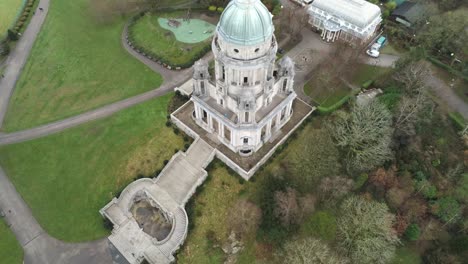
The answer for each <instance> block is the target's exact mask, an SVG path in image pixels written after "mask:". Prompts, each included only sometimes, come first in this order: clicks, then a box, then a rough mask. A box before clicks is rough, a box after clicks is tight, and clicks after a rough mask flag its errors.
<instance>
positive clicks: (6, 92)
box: [0, 0, 49, 127]
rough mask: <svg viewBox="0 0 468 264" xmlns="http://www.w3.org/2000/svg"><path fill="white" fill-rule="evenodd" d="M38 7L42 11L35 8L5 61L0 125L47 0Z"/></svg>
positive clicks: (44, 10) (0, 99)
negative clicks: (33, 13) (29, 20)
mask: <svg viewBox="0 0 468 264" xmlns="http://www.w3.org/2000/svg"><path fill="white" fill-rule="evenodd" d="M39 7H42V8H43V11H39V10H36V13H35V15H33V17H32V19H31V22H30V23H29V25H28V27H27V28H26V30H25V31H24V32H23V35H22V36H21V38H20V39H19V41H18V42H17V43H16V46H15V48H14V50H13V51H12V52H11V54H10V55H9V56H8V58H7V60H6V62H5V65H7V68H6V71H5V73H4V77H3V78H0V127H2V124H3V119H4V117H5V114H6V111H7V108H8V102H9V101H10V97H11V95H12V94H13V89H14V88H15V84H16V81H17V80H18V78H19V76H20V74H21V70H22V69H23V67H24V65H25V63H26V60H27V59H28V56H29V53H30V51H31V48H32V46H33V44H34V41H35V40H36V37H37V35H38V34H39V31H40V29H41V27H42V24H43V23H44V21H45V18H46V16H47V12H48V11H49V0H40V2H39Z"/></svg>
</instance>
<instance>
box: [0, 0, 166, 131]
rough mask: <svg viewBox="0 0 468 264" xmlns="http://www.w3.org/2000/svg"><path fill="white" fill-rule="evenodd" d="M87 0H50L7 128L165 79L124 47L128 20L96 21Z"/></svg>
mask: <svg viewBox="0 0 468 264" xmlns="http://www.w3.org/2000/svg"><path fill="white" fill-rule="evenodd" d="M88 3H89V1H87V0H77V1H52V2H51V3H50V9H49V13H48V17H47V20H46V21H45V23H44V25H43V27H42V29H41V32H40V34H39V36H38V38H37V40H36V43H35V44H34V47H33V49H32V51H31V54H30V57H29V59H28V62H27V64H26V66H25V68H24V70H23V73H22V75H21V77H20V79H19V81H18V83H17V85H16V88H15V91H14V94H13V96H12V99H11V100H10V105H9V108H8V112H7V115H6V118H5V123H4V130H5V131H16V130H21V129H25V128H30V127H34V126H37V125H39V124H44V123H47V122H51V121H55V120H58V119H62V118H65V117H69V116H72V115H75V114H78V113H81V112H83V111H86V110H90V109H93V108H96V107H99V106H102V105H105V104H108V103H111V102H115V101H118V100H121V99H124V98H127V97H129V96H132V95H136V94H140V93H142V92H145V91H148V90H150V89H152V88H156V87H158V86H159V85H160V84H161V82H162V78H161V76H160V75H159V74H157V73H154V72H153V71H151V69H149V68H147V67H146V66H144V65H143V64H142V63H141V62H139V61H138V60H136V59H135V58H133V57H132V56H131V55H129V54H128V53H127V52H126V51H125V50H124V49H123V48H122V45H121V41H120V37H121V33H122V30H123V25H124V23H125V21H126V19H124V18H119V19H117V20H116V21H114V22H112V23H110V24H105V25H104V24H98V23H97V22H95V20H94V19H93V16H92V14H91V11H90V8H89V5H88Z"/></svg>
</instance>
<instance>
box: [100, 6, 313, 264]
mask: <svg viewBox="0 0 468 264" xmlns="http://www.w3.org/2000/svg"><path fill="white" fill-rule="evenodd" d="M273 31H274V27H273V22H272V16H271V14H270V13H269V12H268V10H267V8H266V7H265V6H264V5H263V4H262V3H261V2H260V0H232V1H231V2H230V3H229V4H228V6H227V7H226V9H225V10H224V12H223V14H222V15H221V19H220V21H219V23H218V26H217V28H216V32H215V34H214V38H213V43H212V50H213V55H214V60H215V74H214V75H215V76H213V77H214V78H212V77H211V76H210V74H209V72H208V63H207V62H205V61H203V60H200V61H198V62H197V63H195V65H194V73H193V78H192V79H191V80H190V81H189V82H187V83H186V84H184V85H183V86H181V87H178V88H176V90H179V91H182V92H183V93H185V94H187V95H192V96H191V100H190V101H189V102H187V103H186V104H184V105H183V106H182V107H180V108H179V109H177V110H176V111H175V112H174V113H172V114H171V120H172V122H173V123H174V124H175V125H176V126H178V127H179V128H180V129H181V130H183V131H184V132H185V133H186V134H188V135H189V136H191V137H193V138H194V139H195V141H194V142H193V143H192V145H191V146H190V148H189V149H188V150H187V152H185V153H184V152H178V153H176V154H175V155H174V156H173V157H172V159H171V160H170V161H169V163H168V164H167V165H166V167H165V168H164V169H163V171H162V172H161V173H160V174H159V175H158V176H157V178H155V179H139V180H137V181H135V182H133V183H131V184H130V185H129V186H127V188H125V189H124V191H123V192H122V194H121V195H120V196H119V198H114V199H113V200H112V201H111V202H110V203H109V204H107V205H106V206H105V207H104V208H102V209H101V210H100V213H101V214H102V215H103V216H104V217H106V218H107V219H109V220H110V221H111V222H112V224H113V226H114V228H113V230H112V234H111V235H110V236H109V241H110V243H111V248H112V250H113V251H114V252H118V253H117V254H115V256H114V261H115V262H116V263H130V264H139V263H142V262H143V261H146V262H148V263H151V264H156V263H158V264H159V263H170V262H173V261H174V260H175V259H174V256H173V254H174V253H175V252H176V251H177V250H178V249H179V247H180V246H181V245H182V243H183V242H184V240H185V238H186V236H187V226H188V219H187V214H186V212H185V210H184V206H185V204H186V202H187V201H188V199H190V197H191V196H192V194H193V193H194V192H195V189H196V188H197V186H199V185H200V184H202V182H203V181H204V180H205V178H206V176H207V172H206V171H205V168H206V166H207V165H208V164H209V163H210V162H211V161H212V160H213V158H214V157H215V156H216V157H217V158H218V159H220V160H221V161H223V162H225V163H226V164H227V165H228V166H229V167H231V168H232V169H233V170H234V171H236V172H237V173H239V175H240V176H241V177H243V178H244V179H246V180H248V179H249V178H250V177H252V175H253V174H254V173H255V172H256V171H257V170H258V169H259V168H260V166H261V165H262V164H263V163H265V162H266V161H267V160H268V158H269V157H270V156H271V155H272V154H273V153H274V151H275V149H276V148H277V147H278V146H279V145H281V144H282V143H283V142H284V141H285V140H286V139H287V138H288V136H289V135H290V134H291V133H292V132H293V131H294V130H295V129H296V128H297V127H298V126H299V125H300V124H301V123H302V122H303V121H304V120H305V119H306V118H307V117H308V116H309V115H310V114H311V113H312V111H313V108H312V107H311V106H309V105H308V104H306V103H304V102H303V101H301V100H299V99H296V93H295V92H294V89H293V84H294V74H295V73H294V62H293V61H292V60H291V59H290V58H289V57H285V58H283V59H282V60H281V61H280V62H279V63H276V51H277V48H278V47H277V42H276V39H275V36H274V35H273ZM141 207H143V209H142V208H141ZM139 209H141V210H140V211H139V213H138V210H139Z"/></svg>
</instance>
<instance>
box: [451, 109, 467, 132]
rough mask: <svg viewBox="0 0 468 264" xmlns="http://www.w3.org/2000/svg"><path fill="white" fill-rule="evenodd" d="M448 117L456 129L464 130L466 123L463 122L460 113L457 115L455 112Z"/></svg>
mask: <svg viewBox="0 0 468 264" xmlns="http://www.w3.org/2000/svg"><path fill="white" fill-rule="evenodd" d="M449 117H450V119H451V120H452V122H453V123H454V124H455V126H456V127H457V128H458V129H460V130H462V129H465V127H466V125H467V123H466V122H465V119H464V118H463V116H462V115H461V114H460V113H457V112H452V113H449Z"/></svg>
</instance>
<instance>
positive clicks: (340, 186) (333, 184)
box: [319, 176, 354, 203]
mask: <svg viewBox="0 0 468 264" xmlns="http://www.w3.org/2000/svg"><path fill="white" fill-rule="evenodd" d="M353 186H354V182H353V180H351V179H348V178H345V177H340V176H336V177H325V178H323V179H322V181H321V182H320V185H319V192H320V199H321V200H322V201H323V202H325V203H328V202H334V201H338V200H339V199H341V198H343V197H344V196H345V195H346V194H348V193H349V192H351V190H352V189H353Z"/></svg>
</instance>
